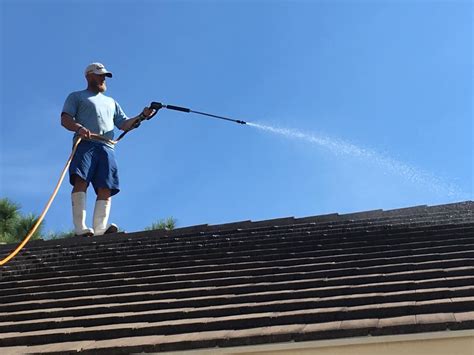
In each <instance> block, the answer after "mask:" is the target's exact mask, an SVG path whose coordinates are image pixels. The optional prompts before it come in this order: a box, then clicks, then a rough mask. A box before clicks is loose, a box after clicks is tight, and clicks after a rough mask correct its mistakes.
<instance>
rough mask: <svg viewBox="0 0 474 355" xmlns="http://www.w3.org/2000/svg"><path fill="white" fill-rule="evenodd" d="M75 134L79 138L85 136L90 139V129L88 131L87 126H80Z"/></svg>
mask: <svg viewBox="0 0 474 355" xmlns="http://www.w3.org/2000/svg"><path fill="white" fill-rule="evenodd" d="M77 134H78V135H79V137H81V138H87V139H90V138H91V131H89V130H88V129H87V128H85V127H81V128H79V129H78V130H77Z"/></svg>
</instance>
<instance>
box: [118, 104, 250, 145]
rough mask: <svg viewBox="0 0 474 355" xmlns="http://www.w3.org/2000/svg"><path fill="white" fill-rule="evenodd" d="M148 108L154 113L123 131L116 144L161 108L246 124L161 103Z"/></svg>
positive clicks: (241, 122)
mask: <svg viewBox="0 0 474 355" xmlns="http://www.w3.org/2000/svg"><path fill="white" fill-rule="evenodd" d="M150 108H151V109H152V110H155V112H154V113H153V114H152V115H151V116H149V117H147V118H140V119H139V120H137V122H135V124H134V125H133V127H132V128H131V129H130V130H128V131H125V132H123V133H122V134H121V135H120V136H119V137H118V138H117V140H116V141H115V143H117V142H118V141H119V140H121V139H122V138H123V137H124V136H125V135H126V134H127V133H128V132H130V131H131V130H133V129H135V128H138V127H139V126H140V124H141V123H142V121H143V120H149V119H151V118H152V117H153V116H155V115H156V114H157V113H158V110H160V109H162V108H166V109H168V110H175V111H181V112H186V113H196V114H198V115H203V116H209V117H213V118H218V119H220V120H226V121H231V122H235V123H240V124H247V122H245V121H241V120H234V119H233V118H229V117H224V116H217V115H212V114H210V113H206V112H199V111H194V110H191V109H189V108H186V107H180V106H174V105H164V104H162V103H161V102H152V103H151V104H150Z"/></svg>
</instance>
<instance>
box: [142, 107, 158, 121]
mask: <svg viewBox="0 0 474 355" xmlns="http://www.w3.org/2000/svg"><path fill="white" fill-rule="evenodd" d="M155 112H156V110H154V109H152V108H150V107H145V108H144V109H143V111H142V116H143V117H145V118H148V117H150V116H152V115H154V114H155Z"/></svg>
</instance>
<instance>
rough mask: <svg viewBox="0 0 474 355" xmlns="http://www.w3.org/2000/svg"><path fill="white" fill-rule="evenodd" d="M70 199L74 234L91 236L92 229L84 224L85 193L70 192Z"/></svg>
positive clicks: (92, 233)
mask: <svg viewBox="0 0 474 355" xmlns="http://www.w3.org/2000/svg"><path fill="white" fill-rule="evenodd" d="M71 201H72V221H73V223H74V234H75V235H77V236H84V237H91V236H92V235H94V230H93V229H92V228H88V227H87V226H86V193H85V192H74V193H72V194H71Z"/></svg>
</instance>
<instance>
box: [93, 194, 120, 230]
mask: <svg viewBox="0 0 474 355" xmlns="http://www.w3.org/2000/svg"><path fill="white" fill-rule="evenodd" d="M111 206H112V200H111V199H108V200H97V201H96V202H95V209H94V231H95V233H94V235H103V234H105V233H115V232H117V230H118V228H117V226H116V225H115V224H110V225H107V222H108V221H109V216H110V207H111Z"/></svg>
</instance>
